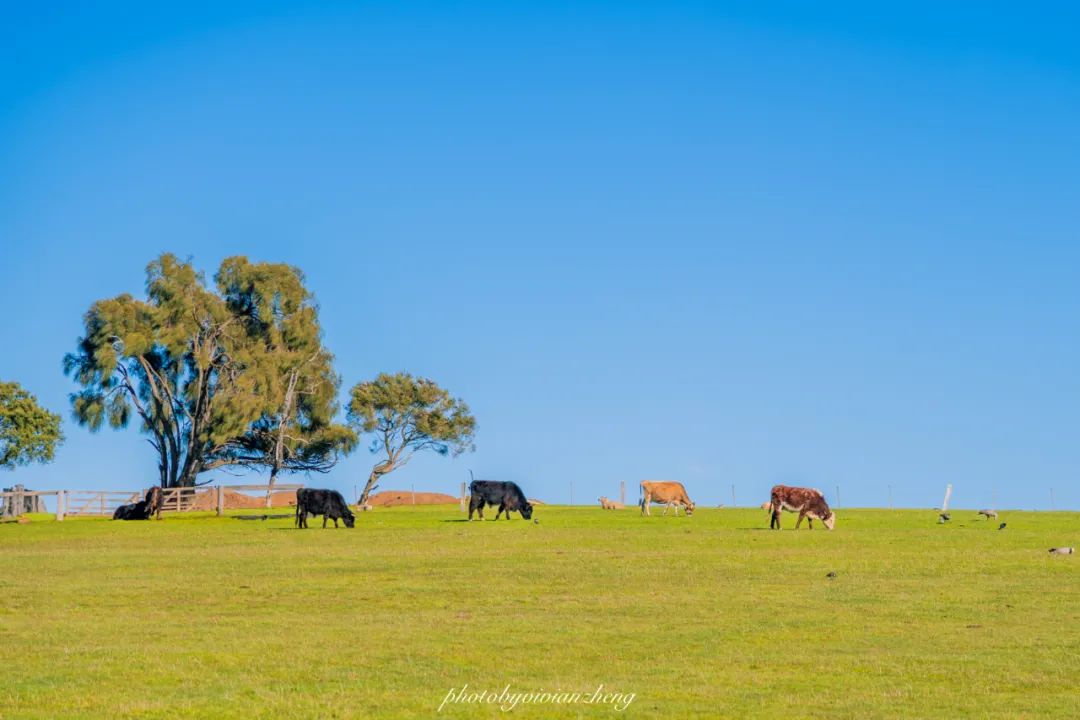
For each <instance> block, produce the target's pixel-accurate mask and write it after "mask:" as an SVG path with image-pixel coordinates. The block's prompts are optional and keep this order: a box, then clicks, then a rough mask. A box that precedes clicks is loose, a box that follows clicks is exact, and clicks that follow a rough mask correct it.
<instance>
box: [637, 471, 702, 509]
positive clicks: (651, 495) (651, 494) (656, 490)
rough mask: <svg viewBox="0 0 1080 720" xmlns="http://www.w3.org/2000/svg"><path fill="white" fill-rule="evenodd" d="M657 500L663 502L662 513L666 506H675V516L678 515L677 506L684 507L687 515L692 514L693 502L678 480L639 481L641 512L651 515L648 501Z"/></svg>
mask: <svg viewBox="0 0 1080 720" xmlns="http://www.w3.org/2000/svg"><path fill="white" fill-rule="evenodd" d="M651 502H658V503H663V504H664V506H665V507H664V515H667V511H668V508H669V507H671V506H672V505H674V506H675V517H678V516H679V506H680V505H682V506H683V507H684V508H686V514H687V515H693V514H694V503H692V502H691V501H690V496H689V495H687V494H686V488H684V487H683V484H682V483H680V482H667V481H653V480H645V481H643V482H642V483H641V514H642V515H652V513H651V512H649V503H651Z"/></svg>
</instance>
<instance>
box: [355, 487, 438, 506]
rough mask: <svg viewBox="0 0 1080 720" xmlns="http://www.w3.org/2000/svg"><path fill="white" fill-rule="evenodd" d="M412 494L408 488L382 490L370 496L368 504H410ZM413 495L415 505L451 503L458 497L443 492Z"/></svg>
mask: <svg viewBox="0 0 1080 720" xmlns="http://www.w3.org/2000/svg"><path fill="white" fill-rule="evenodd" d="M413 495H414V493H412V492H409V491H408V490H383V491H382V492H380V493H375V494H374V495H372V496H370V497H369V498H368V504H370V505H377V506H381V507H396V506H398V505H412V504H413ZM415 495H416V504H417V505H451V504H455V503H457V502H458V498H456V497H454V496H453V495H444V494H443V493H429V492H418V493H415Z"/></svg>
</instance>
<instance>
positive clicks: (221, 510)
mask: <svg viewBox="0 0 1080 720" xmlns="http://www.w3.org/2000/svg"><path fill="white" fill-rule="evenodd" d="M224 514H225V488H223V487H222V486H220V485H218V486H217V516H218V517H221V516H222V515H224Z"/></svg>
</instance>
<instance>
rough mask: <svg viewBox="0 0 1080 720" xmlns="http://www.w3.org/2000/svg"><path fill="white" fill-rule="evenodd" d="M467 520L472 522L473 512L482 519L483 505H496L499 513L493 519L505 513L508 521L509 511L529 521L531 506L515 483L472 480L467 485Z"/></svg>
mask: <svg viewBox="0 0 1080 720" xmlns="http://www.w3.org/2000/svg"><path fill="white" fill-rule="evenodd" d="M469 492H470V493H471V496H470V497H469V520H472V514H473V511H474V510H475V511H477V512H478V513H479V515H480V519H481V520H483V519H484V506H485V505H498V506H499V511H498V512H496V513H495V519H496V520H498V519H499V514H500V513H503V512H505V513H506V519H507V520H509V519H510V513H511V511H517V512H520V513H521V517H523V518H525V519H526V520H529V519H530V518H532V511H533V506H532V505H531V504H530V503H529V501H528V500H527V499H526V498H525V493H523V492H521V488H519V487H518V486H517V483H512V482H497V481H495V480H473V481H472V484H471V485H469Z"/></svg>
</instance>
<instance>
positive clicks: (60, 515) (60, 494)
mask: <svg viewBox="0 0 1080 720" xmlns="http://www.w3.org/2000/svg"><path fill="white" fill-rule="evenodd" d="M66 505H67V490H57V491H56V522H64V512H65V511H66V510H67V507H65V506H66Z"/></svg>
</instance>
